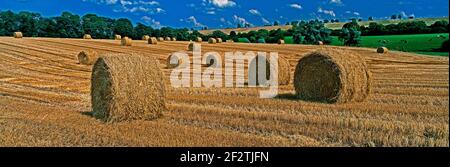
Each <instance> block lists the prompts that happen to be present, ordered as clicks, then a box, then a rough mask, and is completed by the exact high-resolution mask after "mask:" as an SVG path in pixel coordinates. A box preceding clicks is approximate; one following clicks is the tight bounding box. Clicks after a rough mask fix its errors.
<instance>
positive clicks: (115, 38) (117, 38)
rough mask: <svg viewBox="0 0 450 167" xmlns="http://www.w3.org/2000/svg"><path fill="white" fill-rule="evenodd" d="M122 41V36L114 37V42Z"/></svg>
mask: <svg viewBox="0 0 450 167" xmlns="http://www.w3.org/2000/svg"><path fill="white" fill-rule="evenodd" d="M121 39H122V36H120V35H114V40H121Z"/></svg>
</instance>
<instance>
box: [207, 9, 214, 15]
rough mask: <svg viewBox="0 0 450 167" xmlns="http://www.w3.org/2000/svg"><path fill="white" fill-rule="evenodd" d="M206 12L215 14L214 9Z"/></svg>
mask: <svg viewBox="0 0 450 167" xmlns="http://www.w3.org/2000/svg"><path fill="white" fill-rule="evenodd" d="M206 14H210V15H214V14H216V11H214V10H210V11H207V12H206Z"/></svg>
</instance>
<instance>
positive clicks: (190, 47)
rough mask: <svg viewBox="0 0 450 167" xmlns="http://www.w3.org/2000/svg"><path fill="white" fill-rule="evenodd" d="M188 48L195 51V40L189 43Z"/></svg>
mask: <svg viewBox="0 0 450 167" xmlns="http://www.w3.org/2000/svg"><path fill="white" fill-rule="evenodd" d="M188 50H189V51H193V50H194V43H193V42H191V43H189V45H188Z"/></svg>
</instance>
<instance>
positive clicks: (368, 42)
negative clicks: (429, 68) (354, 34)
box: [331, 33, 449, 56]
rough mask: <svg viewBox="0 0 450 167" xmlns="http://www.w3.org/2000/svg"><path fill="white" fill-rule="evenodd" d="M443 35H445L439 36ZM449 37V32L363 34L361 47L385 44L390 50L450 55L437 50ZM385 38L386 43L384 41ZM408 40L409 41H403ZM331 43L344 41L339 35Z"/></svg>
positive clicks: (339, 44) (337, 44)
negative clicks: (339, 38) (340, 39)
mask: <svg viewBox="0 0 450 167" xmlns="http://www.w3.org/2000/svg"><path fill="white" fill-rule="evenodd" d="M438 36H443V37H440V38H439V37H438ZM448 39H449V34H448V33H442V34H415V35H383V36H363V37H362V41H361V47H368V48H377V47H379V46H385V47H387V48H388V49H390V50H397V51H404V52H414V53H419V54H426V55H435V56H448V52H437V51H436V50H435V49H438V48H440V47H441V45H442V42H444V41H446V40H448ZM383 40H385V41H386V43H385V44H383V43H382V42H379V41H383ZM402 40H406V41H407V43H404V42H402ZM331 45H335V46H342V45H343V42H342V41H339V40H338V37H335V36H334V37H333V40H332V42H331Z"/></svg>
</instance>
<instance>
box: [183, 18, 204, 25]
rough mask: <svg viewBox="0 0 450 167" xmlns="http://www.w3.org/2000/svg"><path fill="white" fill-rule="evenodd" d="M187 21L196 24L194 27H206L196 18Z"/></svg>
mask: <svg viewBox="0 0 450 167" xmlns="http://www.w3.org/2000/svg"><path fill="white" fill-rule="evenodd" d="M186 21H187V22H190V23H192V24H194V27H204V26H205V25H203V24H202V23H200V22H198V21H197V18H195V17H194V16H190V17H188V18H187V20H186Z"/></svg>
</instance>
